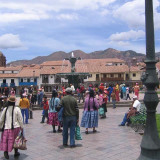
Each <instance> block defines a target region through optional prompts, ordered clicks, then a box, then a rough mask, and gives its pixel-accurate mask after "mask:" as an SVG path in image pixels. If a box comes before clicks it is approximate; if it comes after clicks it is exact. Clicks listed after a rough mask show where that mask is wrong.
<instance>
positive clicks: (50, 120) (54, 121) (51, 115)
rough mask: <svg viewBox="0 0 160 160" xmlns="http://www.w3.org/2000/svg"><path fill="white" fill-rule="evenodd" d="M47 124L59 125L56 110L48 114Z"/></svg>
mask: <svg viewBox="0 0 160 160" xmlns="http://www.w3.org/2000/svg"><path fill="white" fill-rule="evenodd" d="M48 124H50V125H54V126H61V123H60V122H59V121H58V112H55V113H49V114H48Z"/></svg>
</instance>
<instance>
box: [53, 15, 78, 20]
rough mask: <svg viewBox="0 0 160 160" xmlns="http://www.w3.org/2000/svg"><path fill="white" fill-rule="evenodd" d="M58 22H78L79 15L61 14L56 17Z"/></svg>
mask: <svg viewBox="0 0 160 160" xmlns="http://www.w3.org/2000/svg"><path fill="white" fill-rule="evenodd" d="M56 18H57V19H58V20H78V15H77V14H60V15H58V16H57V17H56Z"/></svg>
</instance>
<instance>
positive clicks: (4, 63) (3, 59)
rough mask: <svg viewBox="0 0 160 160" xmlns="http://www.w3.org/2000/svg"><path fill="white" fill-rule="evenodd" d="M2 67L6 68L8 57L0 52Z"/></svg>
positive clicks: (0, 65) (0, 64)
mask: <svg viewBox="0 0 160 160" xmlns="http://www.w3.org/2000/svg"><path fill="white" fill-rule="evenodd" d="M0 67H6V57H5V56H4V55H3V53H2V52H1V51H0Z"/></svg>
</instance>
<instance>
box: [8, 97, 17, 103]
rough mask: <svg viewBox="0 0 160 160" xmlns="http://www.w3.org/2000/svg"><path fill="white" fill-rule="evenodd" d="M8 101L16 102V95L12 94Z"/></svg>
mask: <svg viewBox="0 0 160 160" xmlns="http://www.w3.org/2000/svg"><path fill="white" fill-rule="evenodd" d="M8 101H9V102H16V97H14V96H10V97H9V98H8Z"/></svg>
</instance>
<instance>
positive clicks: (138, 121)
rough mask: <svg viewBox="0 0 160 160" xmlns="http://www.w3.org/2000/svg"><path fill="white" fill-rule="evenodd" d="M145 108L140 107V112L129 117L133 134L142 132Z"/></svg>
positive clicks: (144, 122) (143, 106) (145, 115)
mask: <svg viewBox="0 0 160 160" xmlns="http://www.w3.org/2000/svg"><path fill="white" fill-rule="evenodd" d="M146 117H147V114H146V107H145V105H144V104H142V105H141V108H140V111H139V113H138V114H136V115H135V116H132V117H130V121H131V127H132V128H133V130H134V131H135V132H143V131H144V128H145V124H146Z"/></svg>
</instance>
